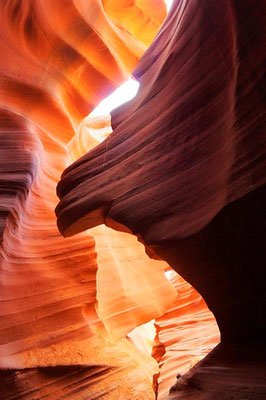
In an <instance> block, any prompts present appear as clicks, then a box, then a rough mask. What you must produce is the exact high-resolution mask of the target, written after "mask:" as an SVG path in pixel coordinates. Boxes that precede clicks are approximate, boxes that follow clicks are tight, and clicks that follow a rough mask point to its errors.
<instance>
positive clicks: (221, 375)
mask: <svg viewBox="0 0 266 400" xmlns="http://www.w3.org/2000/svg"><path fill="white" fill-rule="evenodd" d="M263 10H264V2H263V1H258V2H256V4H255V3H254V2H253V1H251V0H245V1H241V2H239V1H237V0H231V1H229V0H228V1H224V2H215V3H212V5H211V6H210V4H209V2H208V1H196V0H195V1H188V0H183V1H175V3H174V5H173V7H172V11H171V12H170V14H169V15H168V17H167V19H166V21H165V23H164V25H163V27H162V28H161V30H160V32H159V34H158V35H157V37H156V38H155V40H154V41H153V43H152V45H151V46H150V48H149V49H148V51H147V52H146V53H145V55H144V56H143V57H142V59H141V60H140V62H139V64H138V66H137V68H136V70H135V71H134V76H135V77H136V78H137V79H138V81H139V82H140V90H139V92H138V94H137V96H136V97H135V98H134V99H133V100H132V101H131V102H130V103H128V104H126V105H123V106H121V107H120V108H118V109H117V110H115V111H114V112H112V113H111V124H112V128H113V133H112V134H111V135H110V136H108V138H107V139H106V140H105V141H104V142H103V143H101V144H100V145H99V146H97V147H96V148H95V149H93V150H92V151H90V152H89V153H88V154H86V155H85V156H83V157H81V158H80V159H79V160H78V161H76V162H75V163H74V164H72V165H71V166H70V167H68V168H67V169H66V171H65V172H64V173H63V175H62V180H61V182H60V183H59V185H58V188H57V193H58V195H59V197H60V199H61V200H60V203H59V205H58V206H57V208H56V213H57V217H58V227H59V229H60V231H61V233H62V234H63V235H64V236H66V237H67V236H72V235H74V234H76V233H78V232H81V231H83V230H85V229H87V228H90V227H93V226H96V225H98V224H102V223H105V224H106V225H108V226H111V227H113V228H115V229H118V230H124V231H129V232H132V233H133V234H135V235H136V236H138V237H139V239H140V240H141V241H142V242H144V243H145V245H146V249H147V252H148V253H149V254H152V252H154V253H156V254H157V256H159V257H161V258H162V259H164V260H166V261H167V262H168V263H169V264H170V265H171V266H172V267H173V268H174V269H175V270H176V271H177V272H178V273H179V274H180V275H181V276H182V277H183V278H184V279H186V281H187V282H189V283H190V284H191V285H192V286H193V287H194V288H195V289H197V290H198V291H199V293H200V294H201V295H202V296H203V298H204V300H205V301H206V303H207V305H208V307H209V309H210V310H211V311H212V312H213V314H214V316H215V318H216V320H217V323H218V325H219V328H220V333H221V344H220V345H219V346H218V347H217V348H216V349H215V350H214V351H213V352H212V353H211V354H210V355H209V356H208V358H206V360H203V361H201V362H200V364H199V365H198V366H195V367H194V368H193V369H192V371H191V372H190V373H189V375H187V376H185V377H184V378H182V380H181V381H180V382H179V381H177V384H176V385H175V387H174V388H173V390H175V393H174V394H171V396H170V398H171V399H172V398H176V399H177V398H178V399H179V398H180V399H187V398H190V397H191V398H192V397H193V399H207V398H214V397H216V396H218V393H219V396H220V397H218V398H221V399H223V400H224V399H226V400H227V399H232V398H233V399H240V398H244V396H246V397H247V398H251V399H254V400H255V399H262V398H263V397H264V396H265V384H264V381H265V367H264V364H263V359H264V357H265V344H264V340H263V335H264V332H265V292H266V291H265V273H264V268H263V264H264V260H263V246H264V244H265V227H264V226H263V223H264V221H265V209H264V204H265V190H264V186H263V185H265V167H264V166H265V162H264V155H265V127H264V121H265V105H264V102H263V93H262V82H263V76H264V62H265V58H264V47H265V26H264V21H263V17H262V16H263ZM177 335H178V334H177ZM244 365H245V367H244ZM177 372H178V371H177ZM241 396H242V397H241Z"/></svg>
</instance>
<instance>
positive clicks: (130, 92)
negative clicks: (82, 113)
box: [90, 0, 174, 117]
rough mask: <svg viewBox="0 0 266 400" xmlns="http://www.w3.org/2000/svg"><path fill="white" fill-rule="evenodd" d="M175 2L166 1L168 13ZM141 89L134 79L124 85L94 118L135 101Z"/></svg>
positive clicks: (99, 109)
mask: <svg viewBox="0 0 266 400" xmlns="http://www.w3.org/2000/svg"><path fill="white" fill-rule="evenodd" d="M173 1H174V0H165V3H166V7H167V12H169V10H170V8H171V6H172V3H173ZM138 89H139V83H138V82H137V81H135V80H133V79H132V78H130V79H129V80H128V81H126V82H125V83H123V84H122V85H121V86H120V87H119V88H118V89H116V90H115V91H114V92H113V93H112V94H110V96H108V97H106V98H105V99H104V100H103V101H101V102H100V103H99V104H98V106H97V107H96V108H95V109H94V110H93V111H92V112H91V113H90V115H91V116H92V117H99V116H101V115H106V114H110V112H111V111H112V110H114V109H115V108H117V107H119V106H120V105H121V104H124V103H126V102H127V101H129V100H131V99H133V97H135V96H136V94H137V92H138Z"/></svg>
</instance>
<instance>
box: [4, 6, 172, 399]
mask: <svg viewBox="0 0 266 400" xmlns="http://www.w3.org/2000/svg"><path fill="white" fill-rule="evenodd" d="M132 3H133V2H130V4H129V3H128V2H123V4H122V3H121V2H120V8H119V9H117V3H116V2H115V1H111V2H106V1H105V2H104V4H103V2H101V1H99V0H90V1H89V2H88V0H86V1H82V0H73V1H72V0H70V1H68V0H64V1H62V2H57V1H56V2H54V1H53V0H40V1H39V0H38V1H35V0H22V1H14V0H6V1H1V2H0V19H1V37H0V47H1V66H0V123H1V131H0V145H1V150H0V157H1V158H0V238H1V239H0V241H1V243H0V246H1V247H0V286H1V287H0V368H1V369H2V370H8V369H11V370H10V371H5V372H3V371H1V374H0V397H1V398H2V397H3V396H4V398H5V400H6V398H13V399H14V398H19V397H23V398H25V399H32V398H33V397H34V398H35V399H37V398H41V397H43V396H48V397H50V398H58V396H59V397H63V396H69V397H71V396H72V398H75V399H77V398H78V396H79V395H80V396H81V397H84V396H85V397H86V398H90V396H91V395H92V397H94V398H96V397H98V398H99V397H101V398H104V397H105V398H106V399H108V400H110V399H112V398H114V399H117V398H118V397H121V398H123V399H126V398H128V399H130V400H131V399H136V400H139V399H143V400H146V399H149V400H152V399H153V398H154V392H153V387H152V384H153V375H154V374H157V373H158V366H157V364H156V362H155V360H154V359H153V358H152V357H151V356H149V355H144V354H143V353H141V352H140V351H139V350H138V349H137V348H136V347H135V346H133V345H132V344H131V343H130V342H129V340H128V339H127V338H126V335H127V334H129V333H130V331H131V330H132V329H134V328H135V327H136V326H137V325H141V324H142V323H145V322H147V320H149V319H151V318H155V317H157V316H159V315H161V314H163V313H164V312H165V311H166V309H167V308H168V307H169V305H170V303H171V302H172V301H173V300H174V299H175V298H176V291H175V289H174V288H173V287H172V286H171V284H170V283H169V282H168V281H167V279H166V278H165V276H164V269H165V264H164V263H162V262H161V263H158V262H157V263H156V262H155V261H153V260H149V259H148V258H147V256H146V254H145V252H144V250H143V246H142V245H141V244H140V243H138V242H137V240H136V239H135V238H134V237H130V238H129V240H128V241H126V240H125V239H124V235H125V234H124V235H123V239H122V240H123V242H124V243H123V245H124V247H123V250H122V251H121V244H120V243H119V240H120V239H121V235H120V236H119V233H117V232H114V233H115V235H113V234H108V229H107V228H106V227H101V228H100V229H98V231H97V232H96V231H95V232H94V234H91V233H88V232H85V233H83V234H81V235H79V236H77V237H75V238H68V239H64V238H63V237H62V236H61V235H60V233H59V232H58V229H57V226H56V218H55V214H54V208H55V206H56V204H57V201H58V199H57V197H56V184H57V182H58V181H59V179H60V175H61V173H62V172H63V170H64V169H65V168H66V166H67V165H68V163H69V159H70V157H71V154H70V150H69V147H68V144H69V142H70V141H71V140H72V139H73V138H74V136H75V134H76V133H77V130H78V129H77V128H78V126H79V124H80V122H81V121H82V120H83V118H84V117H85V116H87V114H88V113H90V111H91V110H92V109H93V108H94V107H95V106H96V105H97V104H98V103H99V102H100V101H101V100H102V99H103V98H104V97H105V96H106V95H108V94H109V93H110V92H112V91H113V90H114V89H115V88H116V87H117V86H118V85H119V84H120V83H122V82H124V80H126V79H127V78H128V77H129V75H130V73H131V71H132V69H133V68H134V67H135V66H136V64H137V62H138V60H139V58H140V56H141V55H142V54H143V52H144V51H145V50H146V49H147V45H149V44H150V43H151V41H152V39H153V37H154V35H155V34H156V32H157V31H158V29H159V28H160V26H161V24H162V22H163V19H164V18H165V14H166V7H165V4H164V2H163V0H158V1H157V0H156V5H157V6H158V7H154V3H153V2H150V3H149V4H148V3H147V2H145V4H144V5H143V4H141V3H140V2H138V5H137V2H135V3H134V5H133V4H132ZM103 6H105V7H106V11H105V8H104V7H103ZM108 12H110V14H112V16H110V15H109V14H108ZM122 16H123V18H122ZM120 18H122V19H123V20H124V22H125V23H124V22H123V20H120ZM129 28H130V29H129ZM95 242H97V249H100V250H99V251H100V252H101V255H100V256H97V253H96V251H98V250H96V248H95ZM133 242H134V243H133ZM110 243H112V248H110ZM126 243H127V244H126ZM136 265H138V266H139V268H138V269H136V268H135V266H136ZM152 265H153V266H154V269H153V272H154V273H153V274H152V275H151V274H150V268H152ZM122 269H123V271H124V272H123V273H118V271H119V272H121V271H122ZM107 274H109V276H111V275H112V276H113V277H114V279H113V281H112V291H111V290H110V287H109V286H108V276H106V275H107ZM97 275H98V277H97ZM127 276H128V277H127ZM129 277H130V278H129ZM141 277H142V278H143V277H144V279H143V281H141V279H140V278H141ZM115 278H116V279H115ZM97 285H99V286H100V287H101V293H100V294H99V291H97ZM134 285H136V286H137V287H138V289H139V291H140V292H141V293H142V296H140V297H137V296H135V297H134V298H133V296H132V292H134ZM154 285H156V288H155V290H152V289H154ZM116 288H117V291H116ZM129 289H130V290H129ZM161 290H162V293H163V296H160V295H159V293H160V294H161ZM97 292H98V293H97ZM168 295H169V296H168ZM101 318H102V319H101ZM102 365H104V366H106V367H105V368H100V367H99V366H102ZM144 365H145V368H144V367H143V366H144ZM47 366H49V368H47V369H45V367H47ZM62 366H64V369H63V370H62ZM57 367H58V368H57ZM79 367H80V368H81V370H78V369H79ZM97 370H100V373H99V374H98V373H96V374H95V373H94V372H95V371H96V372H97ZM60 371H61V372H62V374H61V372H60ZM68 371H73V375H72V373H71V374H68ZM60 374H61V375H60ZM54 375H55V376H56V377H55V379H54ZM70 375H71V376H70ZM96 375H97V376H96ZM99 375H100V378H99ZM70 381H71V382H70ZM69 386H71V387H69ZM108 388H109V389H108ZM88 393H90V394H88Z"/></svg>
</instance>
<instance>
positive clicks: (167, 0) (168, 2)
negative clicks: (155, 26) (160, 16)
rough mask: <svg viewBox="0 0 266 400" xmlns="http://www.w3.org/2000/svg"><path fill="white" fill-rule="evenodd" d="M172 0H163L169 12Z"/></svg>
mask: <svg viewBox="0 0 266 400" xmlns="http://www.w3.org/2000/svg"><path fill="white" fill-rule="evenodd" d="M173 1H174V0H165V3H166V7H167V12H169V10H170V8H171V7H172V4H173Z"/></svg>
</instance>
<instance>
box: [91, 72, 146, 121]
mask: <svg viewBox="0 0 266 400" xmlns="http://www.w3.org/2000/svg"><path fill="white" fill-rule="evenodd" d="M138 89H139V83H138V82H137V81H135V80H133V79H132V78H130V79H129V80H128V81H126V82H125V83H123V84H122V85H121V86H119V88H118V89H116V90H115V91H114V92H113V93H112V94H110V96H108V97H106V98H105V99H104V100H103V101H101V103H100V104H99V105H98V106H97V107H96V108H95V109H94V110H93V111H92V112H91V114H90V115H91V116H92V117H99V116H100V115H105V114H109V113H110V112H111V111H112V110H113V109H115V108H117V107H118V106H120V105H121V104H123V103H126V102H127V101H129V100H131V99H133V97H135V96H136V94H137V91H138Z"/></svg>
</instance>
